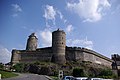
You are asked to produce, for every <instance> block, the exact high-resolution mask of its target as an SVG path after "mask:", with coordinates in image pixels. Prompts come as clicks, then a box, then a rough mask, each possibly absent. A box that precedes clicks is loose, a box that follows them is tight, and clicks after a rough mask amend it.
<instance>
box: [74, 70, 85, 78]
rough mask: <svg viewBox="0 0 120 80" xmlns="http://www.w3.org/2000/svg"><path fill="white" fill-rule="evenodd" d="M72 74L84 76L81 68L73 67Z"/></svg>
mask: <svg viewBox="0 0 120 80" xmlns="http://www.w3.org/2000/svg"><path fill="white" fill-rule="evenodd" d="M73 76H74V77H83V76H84V72H83V69H80V68H74V69H73Z"/></svg>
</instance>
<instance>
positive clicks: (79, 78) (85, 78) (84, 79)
mask: <svg viewBox="0 0 120 80" xmlns="http://www.w3.org/2000/svg"><path fill="white" fill-rule="evenodd" d="M87 79H88V78H87V77H76V78H75V80H87Z"/></svg>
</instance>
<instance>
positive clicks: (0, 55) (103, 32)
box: [0, 0, 120, 63]
mask: <svg viewBox="0 0 120 80" xmlns="http://www.w3.org/2000/svg"><path fill="white" fill-rule="evenodd" d="M58 28H60V29H62V30H64V31H65V32H66V45H67V46H72V47H74V46H77V47H86V48H88V49H92V50H95V51H96V52H99V53H101V54H102V55H105V56H107V57H109V58H110V57H111V54H114V53H117V54H119V53H120V37H119V35H120V31H119V30H120V1H119V0H0V62H3V63H6V62H9V61H10V57H11V51H12V49H18V50H23V49H25V48H26V41H27V38H28V36H29V35H30V34H31V33H32V32H35V33H36V36H37V37H38V39H39V40H38V47H48V46H51V41H52V34H51V32H52V31H54V30H57V29H58Z"/></svg>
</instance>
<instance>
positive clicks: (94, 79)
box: [90, 78, 102, 80]
mask: <svg viewBox="0 0 120 80" xmlns="http://www.w3.org/2000/svg"><path fill="white" fill-rule="evenodd" d="M90 80H102V78H90Z"/></svg>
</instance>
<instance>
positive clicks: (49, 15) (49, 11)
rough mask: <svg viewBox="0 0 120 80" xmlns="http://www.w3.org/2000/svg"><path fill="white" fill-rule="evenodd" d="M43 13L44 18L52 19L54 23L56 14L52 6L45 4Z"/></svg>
mask: <svg viewBox="0 0 120 80" xmlns="http://www.w3.org/2000/svg"><path fill="white" fill-rule="evenodd" d="M44 11H45V14H44V15H43V16H44V17H45V19H46V20H52V21H53V24H54V25H55V16H56V10H55V9H54V8H53V6H50V5H46V7H45V10H44Z"/></svg>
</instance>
